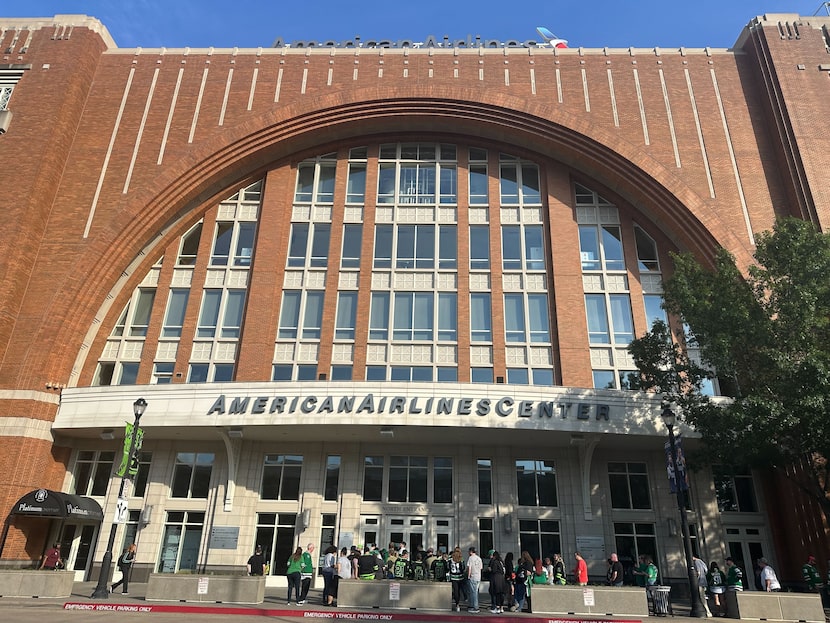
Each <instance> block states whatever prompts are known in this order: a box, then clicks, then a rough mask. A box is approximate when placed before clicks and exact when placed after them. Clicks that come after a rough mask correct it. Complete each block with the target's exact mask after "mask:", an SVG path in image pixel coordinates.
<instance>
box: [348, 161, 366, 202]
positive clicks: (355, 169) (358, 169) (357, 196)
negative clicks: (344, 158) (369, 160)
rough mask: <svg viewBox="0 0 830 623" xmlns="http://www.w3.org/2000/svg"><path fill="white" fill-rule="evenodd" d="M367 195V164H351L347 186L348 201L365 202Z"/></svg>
mask: <svg viewBox="0 0 830 623" xmlns="http://www.w3.org/2000/svg"><path fill="white" fill-rule="evenodd" d="M365 196H366V165H365V164H363V163H354V162H352V163H351V164H349V181H348V184H347V187H346V203H363V200H364V199H365Z"/></svg>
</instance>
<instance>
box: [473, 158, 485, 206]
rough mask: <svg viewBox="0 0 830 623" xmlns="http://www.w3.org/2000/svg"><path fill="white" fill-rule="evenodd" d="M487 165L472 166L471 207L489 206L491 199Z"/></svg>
mask: <svg viewBox="0 0 830 623" xmlns="http://www.w3.org/2000/svg"><path fill="white" fill-rule="evenodd" d="M488 182H489V180H488V178H487V165H486V164H483V165H482V164H478V165H470V205H487V202H488V199H489V189H488Z"/></svg>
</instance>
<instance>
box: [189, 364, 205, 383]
mask: <svg viewBox="0 0 830 623" xmlns="http://www.w3.org/2000/svg"><path fill="white" fill-rule="evenodd" d="M209 369H210V366H208V364H206V363H191V364H190V367H189V369H188V373H187V382H188V383H207V380H208V371H209Z"/></svg>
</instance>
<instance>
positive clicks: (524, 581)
mask: <svg viewBox="0 0 830 623" xmlns="http://www.w3.org/2000/svg"><path fill="white" fill-rule="evenodd" d="M313 552H314V544H312V543H309V544H308V545H307V546H306V549H305V550H303V548H302V547H297V548H296V550H295V551H294V553H293V554H292V555H291V556H290V558H289V559H288V561H287V563H286V576H287V578H288V594H287V597H286V601H287V603H291V602H292V595H293V601H294V602H295V603H297V604H304V603H305V602H306V599H307V596H308V591H309V587H310V585H311V582H312V578H313V577H314V561H313V558H312V553H313ZM44 560H45V563H46V566H47V567H48V566H49V564H50V563H52V561H51V560H50V559H49V558H48V556H44ZM757 562H758V569H757V571H758V572H757V574H756V575H757V576H758V578H757V584H758V588H759V590H764V591H770V592H773V591H779V590H781V583H780V582H779V580H778V577H777V576H776V573H775V571H774V570H773V568H772V567H771V566H770V565H769V563H768V562H767V560H766V559H765V558H760V559H758V561H757ZM607 563H608V569H607V573H606V582H605V583H606V584H607V585H608V586H623V585H624V584H635V585H637V586H642V587H645V588H647V589H648V588H649V587H654V586H656V585H657V584H658V575H659V571H658V569H657V566H656V565H655V564H654V560H653V559H652V557H651V556H648V555H641V556H639V557H638V560H637V563H636V564H635V565H634V566H632V567H630V568H629V569H626V568H625V567H624V566H623V564H622V562H621V560H620V558H619V556H618V555H617V554H616V553H614V554H611V556H610V558H608V560H607ZM829 564H830V563H829ZM694 565H695V569H696V571H697V574H698V580H699V586H700V590H701V593H702V594H703V597H704V602H706V598H708V599H709V602H708V603H711V604H712V605H713V607H712V608H711V614H713V615H715V616H726V603H725V600H724V598H723V595H724V593H726V592H727V591H742V590H744V576H743V570H742V569H741V568H740V567H739V566H738V565H737V564H736V562H735V561H734V560H733V558H731V557H727V558H726V560H725V565H724V568H723V569H721V568H720V566H719V565H718V563H717V562H715V561H712V563H711V564H709V565H706V563H705V562H703V561H702V560H701V559H700V558H698V557H696V556H695V557H694ZM247 568H248V573H249V574H250V575H267V574H268V566H267V564H266V561H265V558H264V556H263V554H262V549H261V548H260V547H257V548H256V551H255V553H254V555H253V556H251V558H250V559H249V560H248V565H247ZM320 571H321V575H322V577H323V604H324V605H327V606H336V605H337V593H338V586H339V582H340V580H341V579H359V580H384V579H385V580H398V581H409V580H411V581H433V582H451V583H452V602H453V609H454V610H455V611H457V612H458V611H460V610H461V608H462V604H463V605H465V606H466V608H467V611H468V612H480V608H479V585H480V583H481V581H482V577H488V578H489V594H490V612H493V613H502V612H517V611H522V610H524V609H525V608H526V609H527V610H530V598H531V588H532V587H533V585H537V584H551V585H565V584H568V577H569V574H570V575H571V576H572V578H573V583H574V584H576V585H580V586H585V585H587V584H588V566H587V563H586V562H585V559H584V558H583V556H582V554H581V553H580V552H574V566H573V568H572V569H569V570H566V566H565V562H564V560H563V558H562V555H561V554H558V553H557V554H553V555H552V556H550V557H545V558H539V559H535V558H534V557H533V556H531V554H530V553H529V552H527V551H522V552H521V553H520V554H519V557H518V558H517V559H514V555H513V552H508V553H507V554H505V555H504V556H502V555H501V554H500V553H499V552H498V551H495V550H492V549H491V550H489V551H488V552H487V556H486V558H485V559H482V558H481V556H479V554H478V552H477V551H476V548H475V547H470V548H469V549H468V550H467V554H466V556H465V555H464V553H463V552H462V550H461V548H460V547H458V546H456V547H455V548H454V549H453V550H452V551H451V552H447V551H446V550H445V549H443V548H441V549H440V550H436V549H434V548H432V547H430V548H428V549H423V547H420V546H419V547H416V549H415V551H414V552H410V551H409V550H407V547H406V543H390V544H389V547H388V548H379V547H378V546H377V545H366V546H364V547H363V548H362V549H361V548H359V547H357V546H354V545H353V546H351V548H346V547H343V548H341V549H338V548H337V547H336V546H334V545H330V546H329V547H327V548H326V550H325V551H324V556H323V560H322V567H321V569H320ZM802 572H803V575H804V581H805V582H806V583H807V585H808V588H809V590H812V591H815V592H821V591H822V589H823V587H824V584H823V583H822V582H821V574H820V573H819V571H818V569H817V567H816V565H815V558H814V557H813V556H810V557H809V559H808V561H807V562H806V563H805V564H804V566H803V567H802ZM828 577H830V572H828ZM125 589H126V582H125ZM708 603H707V608H708Z"/></svg>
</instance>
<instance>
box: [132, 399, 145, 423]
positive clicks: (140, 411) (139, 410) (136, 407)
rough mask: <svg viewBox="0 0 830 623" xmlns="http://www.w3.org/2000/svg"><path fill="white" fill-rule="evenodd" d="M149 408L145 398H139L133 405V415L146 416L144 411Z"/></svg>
mask: <svg viewBox="0 0 830 623" xmlns="http://www.w3.org/2000/svg"><path fill="white" fill-rule="evenodd" d="M146 408H147V401H146V400H144V398H139V399H138V400H136V401H135V402H134V403H133V413H134V414H135V416H136V417H137V418H138V417H141V416H142V415H144V410H145V409H146Z"/></svg>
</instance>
